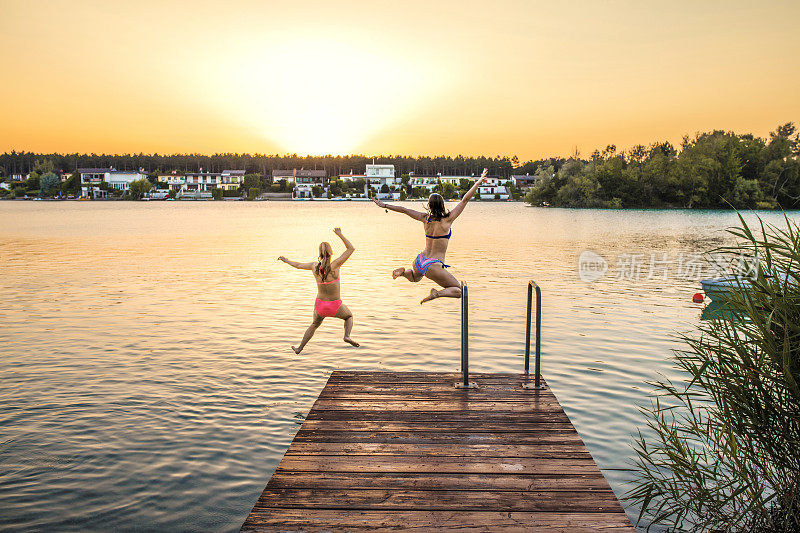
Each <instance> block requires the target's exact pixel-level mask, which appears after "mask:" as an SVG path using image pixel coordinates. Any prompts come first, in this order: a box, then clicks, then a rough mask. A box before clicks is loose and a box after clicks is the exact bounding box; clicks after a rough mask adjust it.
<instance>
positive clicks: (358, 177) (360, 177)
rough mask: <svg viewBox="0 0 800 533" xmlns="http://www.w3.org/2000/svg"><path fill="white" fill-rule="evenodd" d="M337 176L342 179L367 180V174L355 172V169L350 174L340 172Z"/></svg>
mask: <svg viewBox="0 0 800 533" xmlns="http://www.w3.org/2000/svg"><path fill="white" fill-rule="evenodd" d="M337 178H338V179H339V180H341V181H356V180H364V182H366V181H367V175H366V174H353V171H352V170H351V171H350V174H339V175H338V176H337Z"/></svg>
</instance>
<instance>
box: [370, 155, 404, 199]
mask: <svg viewBox="0 0 800 533" xmlns="http://www.w3.org/2000/svg"><path fill="white" fill-rule="evenodd" d="M365 175H366V179H367V183H369V186H370V187H372V188H373V189H375V190H376V191H377V192H376V193H375V196H377V197H378V198H380V199H382V200H398V199H400V184H401V180H400V178H398V177H396V176H395V172H394V165H382V164H376V163H375V162H374V160H373V162H372V163H368V164H367V168H366V172H365ZM384 185H385V186H386V187H388V189H389V192H381V189H384Z"/></svg>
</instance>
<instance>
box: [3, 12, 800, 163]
mask: <svg viewBox="0 0 800 533" xmlns="http://www.w3.org/2000/svg"><path fill="white" fill-rule="evenodd" d="M557 4H560V2H537V1H531V0H528V1H500V0H498V1H493V2H485V1H481V2H477V1H465V0H460V1H453V2H450V1H442V2H435V1H432V0H431V1H428V2H424V1H420V2H417V1H403V2H379V1H375V0H373V1H365V2H344V1H342V2H331V1H324V2H315V1H304V2H289V1H285V0H284V1H281V2H270V1H264V0H260V1H237V0H228V1H226V2H211V1H202V0H195V1H192V2H188V1H186V2H178V1H172V2H170V1H152V2H151V1H144V2H108V1H107V0H106V1H94V2H91V1H77V0H72V1H48V2H44V1H16V0H14V1H9V0H0V15H1V16H0V54H2V70H3V74H2V78H3V81H2V83H1V84H0V116H2V120H0V151H4V150H12V149H15V150H31V151H40V152H49V151H58V152H76V151H77V152H96V153H101V152H119V153H122V152H159V153H173V152H204V153H213V152H262V153H284V152H297V153H315V154H316V153H329V152H330V153H365V154H380V153H384V154H389V153H392V154H409V155H416V154H451V155H455V154H459V153H461V154H464V155H479V154H483V155H497V154H500V155H509V156H510V155H514V154H517V155H518V156H519V157H520V159H523V160H525V159H533V158H537V157H541V156H549V155H567V154H569V153H571V152H572V151H573V149H574V147H575V146H577V147H578V148H579V149H580V151H581V152H582V153H583V154H584V155H587V154H589V153H590V152H591V151H592V150H593V149H595V148H598V147H600V148H601V147H603V146H605V145H606V144H610V143H615V144H616V145H617V146H618V147H619V148H620V149H625V148H628V147H630V146H631V145H633V144H636V143H639V142H641V143H649V142H653V141H656V140H670V141H673V142H675V143H677V142H679V141H680V138H681V137H682V136H683V135H684V134H687V133H688V134H693V133H694V132H696V131H705V130H710V129H731V130H734V131H737V132H752V133H755V134H757V135H761V136H766V135H767V133H768V132H769V131H770V130H772V129H774V127H775V126H776V125H778V124H779V123H783V122H787V121H796V122H797V121H800V99H799V98H798V96H797V95H798V94H800V69H798V68H797V51H798V50H800V32H798V30H797V22H798V20H800V2H797V1H773V2H764V3H757V2H751V1H740V0H728V1H713V0H711V1H705V2H649V1H642V0H639V1H611V0H609V1H605V2H601V1H596V0H595V1H584V2H579V1H574V2H569V4H570V5H569V6H558V5H557Z"/></svg>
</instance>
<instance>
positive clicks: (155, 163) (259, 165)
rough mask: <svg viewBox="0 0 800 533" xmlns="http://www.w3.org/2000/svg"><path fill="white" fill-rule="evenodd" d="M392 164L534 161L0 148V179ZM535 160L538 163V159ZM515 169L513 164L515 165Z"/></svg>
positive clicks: (433, 167)
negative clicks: (37, 171)
mask: <svg viewBox="0 0 800 533" xmlns="http://www.w3.org/2000/svg"><path fill="white" fill-rule="evenodd" d="M373 159H374V160H375V162H376V163H385V164H393V165H394V166H395V171H396V173H397V175H401V174H408V173H409V172H414V173H416V174H419V175H422V174H427V175H435V174H437V173H442V174H447V175H467V176H468V175H471V174H476V175H479V174H480V173H481V171H482V170H483V169H484V168H488V169H489V172H490V174H492V175H497V176H510V175H511V174H514V173H519V172H520V171H521V172H522V173H523V174H524V173H525V169H526V168H528V169H529V170H528V171H529V172H530V171H533V170H535V169H536V165H535V164H534V162H531V163H529V164H526V165H524V166H522V167H520V165H519V161H518V160H517V158H516V157H512V158H508V157H501V156H496V157H464V156H460V155H459V156H455V157H450V156H434V157H430V156H419V157H411V156H400V155H388V156H385V155H380V156H366V155H348V156H332V155H326V156H298V155H296V154H290V155H269V154H214V155H203V154H173V155H162V154H123V155H107V154H102V155H98V154H57V153H53V154H43V153H34V152H14V151H12V152H6V153H4V154H2V155H0V177H3V176H10V175H12V174H27V173H28V172H32V171H33V170H34V168H35V166H36V164H37V161H44V160H48V161H52V162H53V165H54V167H55V169H56V170H61V171H62V172H70V173H71V172H73V171H74V170H75V169H77V168H105V167H114V168H116V169H118V170H138V169H140V168H143V169H144V170H145V172H148V173H150V172H156V171H158V172H170V171H173V170H177V171H182V172H199V171H200V169H201V168H202V169H203V170H204V171H207V172H221V171H223V170H227V169H239V170H245V171H246V172H247V173H257V174H261V175H262V176H264V177H269V176H271V175H272V171H273V170H287V169H293V168H298V169H299V168H305V169H316V170H325V171H326V172H327V174H328V176H336V175H338V174H349V173H350V172H351V171H352V172H353V173H354V174H363V173H364V167H365V166H366V165H367V163H372V161H373ZM540 162H541V161H540ZM515 167H519V168H515Z"/></svg>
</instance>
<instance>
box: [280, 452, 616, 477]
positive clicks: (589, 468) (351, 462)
mask: <svg viewBox="0 0 800 533" xmlns="http://www.w3.org/2000/svg"><path fill="white" fill-rule="evenodd" d="M278 470H291V471H304V472H441V473H450V474H458V473H465V474H466V473H472V474H504V473H511V474H559V473H562V474H563V473H565V472H569V473H572V474H596V473H598V472H600V469H599V468H597V465H596V464H595V463H594V461H593V460H592V459H547V458H544V459H543V458H535V457H510V458H505V457H464V458H458V457H426V456H415V455H405V456H402V457H397V456H384V455H374V456H373V455H364V456H359V457H357V458H351V457H331V456H315V455H285V456H284V457H283V460H282V461H281V463H280V465H278Z"/></svg>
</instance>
